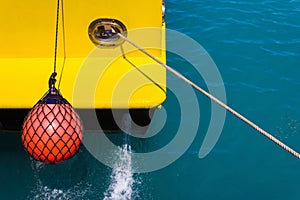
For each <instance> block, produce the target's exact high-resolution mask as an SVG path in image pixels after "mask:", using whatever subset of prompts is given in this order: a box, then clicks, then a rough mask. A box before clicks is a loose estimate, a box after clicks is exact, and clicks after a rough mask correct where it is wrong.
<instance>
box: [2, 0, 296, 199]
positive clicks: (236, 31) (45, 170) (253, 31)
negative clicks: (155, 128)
mask: <svg viewBox="0 0 300 200" xmlns="http://www.w3.org/2000/svg"><path fill="white" fill-rule="evenodd" d="M166 7H167V10H166V22H167V27H168V28H169V29H173V30H176V31H179V32H182V33H185V34H187V35H188V36H189V37H191V38H193V39H195V40H196V41H197V42H198V43H200V44H201V45H202V46H203V47H204V48H205V49H206V50H207V52H208V53H209V54H210V56H211V57H212V58H213V60H214V61H215V63H216V65H217V67H218V69H219V71H220V74H221V76H222V79H223V81H224V86H225V89H226V95H227V103H228V105H230V106H231V107H233V108H235V109H236V110H237V111H239V112H241V113H242V114H244V115H245V116H247V117H248V118H249V119H251V120H252V121H254V122H255V123H257V124H259V125H260V126H261V127H263V128H264V129H266V130H267V131H269V132H271V133H272V134H273V135H274V136H276V137H277V138H279V139H280V140H282V141H283V142H285V143H286V144H289V145H290V146H291V147H293V148H294V149H295V150H298V151H300V134H299V133H300V120H299V119H300V103H299V99H300V93H299V88H300V78H299V74H300V1H298V0H290V1H288V0H276V1H275V0H264V1H258V0H254V1H249V0H247V1H246V0H243V1H226V0H215V1H212V0H207V1H195V0H188V1H177V0H167V1H166ZM191 51H192V49H191ZM168 64H169V65H170V66H173V67H174V68H175V69H177V70H178V71H181V72H182V73H183V74H185V75H186V76H188V77H189V78H190V79H192V80H193V81H195V82H196V83H197V84H199V85H201V86H203V87H204V88H206V84H205V83H204V82H203V81H202V79H201V77H199V75H197V74H196V73H193V72H194V70H193V68H192V67H191V66H190V65H189V64H188V63H187V62H186V61H185V60H184V59H182V58H181V57H179V56H176V55H174V54H172V53H168ZM172 81H175V82H176V81H178V79H176V78H174V77H173V76H171V75H170V74H168V83H169V84H171V83H172ZM182 84H184V83H182ZM197 98H198V100H199V109H200V111H201V120H200V123H199V124H200V128H199V130H198V132H197V135H196V138H195V140H194V141H193V143H192V144H191V146H190V147H189V148H188V150H187V151H186V152H185V153H184V154H183V155H182V156H181V157H180V158H179V159H178V160H176V161H175V162H173V163H172V164H170V165H169V166H167V167H165V168H162V169H160V170H157V171H154V172H149V173H133V170H132V169H131V165H130V163H131V162H134V160H133V159H132V158H131V155H130V152H131V149H132V151H137V152H138V151H140V152H143V151H148V150H150V151H153V150H155V149H159V148H161V147H163V146H164V145H166V144H168V142H170V141H171V140H172V138H173V137H174V136H175V133H176V127H177V125H178V120H180V118H179V117H178V114H176V112H177V111H178V108H177V107H178V102H177V100H176V98H175V97H174V95H172V94H170V96H169V98H168V99H167V101H166V102H165V104H164V107H165V110H166V112H167V113H168V118H167V120H166V124H165V127H164V129H163V131H161V132H160V133H159V134H157V135H156V136H154V137H153V138H149V139H135V138H131V139H130V140H131V141H130V143H131V146H132V147H131V148H128V146H126V145H123V146H122V143H123V139H124V135H112V136H110V139H111V140H112V141H114V142H116V143H120V149H119V152H117V153H116V155H115V156H116V158H117V160H119V161H117V162H116V163H115V165H114V167H113V168H109V167H106V166H105V165H103V164H102V163H100V162H99V161H97V160H96V159H95V158H94V157H93V156H92V155H91V154H90V153H89V152H88V151H87V150H86V148H85V147H83V148H82V149H81V150H80V152H79V154H78V155H77V156H75V157H74V158H73V159H71V160H69V161H67V162H65V163H63V164H60V165H57V166H54V165H43V164H40V163H37V162H35V161H32V160H31V159H30V158H29V157H28V155H27V154H26V152H25V151H24V150H23V147H22V145H21V142H20V138H19V135H17V134H5V136H3V137H2V136H1V138H5V139H2V140H1V141H0V144H1V145H0V150H1V151H0V158H1V161H0V163H1V164H0V170H1V175H0V186H1V188H0V199H126V198H127V199H205V200H221V199H245V200H247V199H249V200H250V199H288V200H293V199H295V200H298V199H299V198H300V194H299V193H298V192H297V191H298V188H299V184H300V170H299V168H300V161H299V160H297V159H296V158H294V157H293V156H291V155H290V154H288V153H287V152H285V151H283V150H282V149H281V148H280V147H278V146H277V145H275V144H274V143H272V142H271V141H269V140H267V139H266V138H265V137H263V136H262V135H260V134H259V133H257V132H256V131H255V130H254V129H252V128H250V127H249V126H248V125H246V124H244V123H243V122H241V121H240V120H238V119H237V118H235V117H233V116H232V115H231V114H227V116H226V121H225V126H224V129H223V131H222V134H221V136H220V138H219V140H218V142H217V144H216V146H215V147H214V148H213V150H212V152H211V153H210V154H209V155H208V156H206V157H205V158H204V159H199V157H198V152H199V148H200V146H201V145H202V142H203V138H204V136H205V134H204V133H205V132H206V130H207V128H208V125H209V117H210V106H211V103H210V101H209V100H208V99H207V98H206V97H203V96H202V95H201V94H197ZM183 103H185V102H183ZM186 103H189V98H188V97H187V98H186ZM174 112H175V114H174ZM190 123H195V121H193V119H190ZM187 134H190V133H187ZM171 153H173V152H170V154H171ZM175 153H176V152H175Z"/></svg>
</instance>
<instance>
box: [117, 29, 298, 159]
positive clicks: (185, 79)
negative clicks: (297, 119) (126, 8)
mask: <svg viewBox="0 0 300 200" xmlns="http://www.w3.org/2000/svg"><path fill="white" fill-rule="evenodd" d="M118 35H119V37H121V38H123V39H124V40H125V41H127V42H128V43H129V44H131V45H132V46H134V47H135V48H137V49H138V50H140V51H141V52H143V53H144V54H146V55H147V56H149V57H150V58H152V59H153V60H154V61H156V62H157V63H158V64H160V65H161V66H163V67H164V68H166V69H167V70H168V71H170V72H171V73H173V74H174V75H175V76H177V77H178V78H180V79H182V80H183V81H185V82H186V83H187V84H189V85H191V86H192V87H194V88H195V89H196V90H198V91H199V92H201V93H202V94H204V95H205V96H207V97H208V98H210V99H211V100H212V101H214V102H215V103H217V104H219V105H220V106H221V107H223V108H224V109H226V110H227V111H229V112H231V113H232V114H233V115H235V116H236V117H237V118H239V119H241V120H242V121H244V122H245V123H246V124H248V125H250V126H251V127H252V128H254V129H255V130H257V131H258V132H259V133H261V134H263V135H264V136H266V137H267V138H268V139H270V140H272V141H273V142H275V143H276V144H277V145H279V146H280V147H281V148H283V149H284V150H285V151H287V152H289V153H291V154H292V155H293V156H295V157H297V158H298V159H300V154H299V153H298V152H296V151H295V150H293V149H292V148H291V147H289V146H287V145H286V144H284V143H283V142H281V141H280V140H278V139H277V138H275V137H274V136H273V135H271V134H270V133H268V132H267V131H265V130H263V129H262V128H260V127H259V126H258V125H256V124H254V123H253V122H252V121H250V120H249V119H247V118H246V117H244V116H243V115H241V114H239V113H238V112H237V111H235V110H233V109H232V108H230V107H229V106H227V105H226V104H225V103H223V102H222V101H220V100H219V99H217V98H216V97H214V96H213V95H211V94H210V93H208V92H206V91H205V90H204V89H202V88H201V87H199V86H198V85H196V84H195V83H193V82H192V81H190V80H189V79H187V78H186V77H185V76H183V75H182V74H180V73H179V72H177V71H176V70H174V69H173V68H172V67H169V66H168V65H166V64H165V63H163V62H162V61H160V60H158V59H157V58H155V57H154V56H153V55H151V54H150V53H148V52H147V51H146V50H144V49H143V48H142V47H140V46H139V45H137V44H135V43H134V42H132V41H131V40H129V39H128V38H127V37H125V36H123V35H122V34H120V33H118Z"/></svg>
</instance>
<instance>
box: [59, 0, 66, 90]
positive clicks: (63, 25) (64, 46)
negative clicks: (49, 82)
mask: <svg viewBox="0 0 300 200" xmlns="http://www.w3.org/2000/svg"><path fill="white" fill-rule="evenodd" d="M61 17H62V32H63V51H64V52H63V54H64V60H63V64H62V69H61V73H60V77H59V82H58V86H57V88H58V89H59V87H60V83H61V79H62V76H63V73H64V69H65V63H66V55H67V50H66V31H65V11H64V1H63V0H61Z"/></svg>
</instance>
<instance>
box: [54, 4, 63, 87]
mask: <svg viewBox="0 0 300 200" xmlns="http://www.w3.org/2000/svg"><path fill="white" fill-rule="evenodd" d="M60 4H61V12H62V29H63V56H64V58H63V66H62V71H61V74H60V78H59V83H58V89H59V87H60V83H61V79H62V75H63V70H64V67H65V61H66V43H65V41H66V40H65V22H64V21H65V16H64V6H63V4H64V3H63V0H61V2H60V0H57V9H56V25H55V44H54V66H53V72H54V73H56V68H57V67H56V66H57V51H58V35H59V15H60Z"/></svg>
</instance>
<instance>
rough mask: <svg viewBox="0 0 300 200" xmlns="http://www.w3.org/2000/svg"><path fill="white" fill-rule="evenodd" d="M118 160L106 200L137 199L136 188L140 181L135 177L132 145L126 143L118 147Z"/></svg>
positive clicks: (105, 196)
mask: <svg viewBox="0 0 300 200" xmlns="http://www.w3.org/2000/svg"><path fill="white" fill-rule="evenodd" d="M117 155H119V158H118V160H117V161H116V162H115V164H114V166H113V169H112V174H111V176H110V185H109V187H108V188H107V190H106V191H105V192H104V200H112V199H119V200H128V199H135V198H136V197H137V195H138V191H137V190H135V189H134V187H135V185H136V184H139V181H137V180H135V179H134V174H133V172H132V165H131V164H132V161H131V146H130V145H129V144H124V145H123V146H122V147H119V148H118V152H117Z"/></svg>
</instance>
